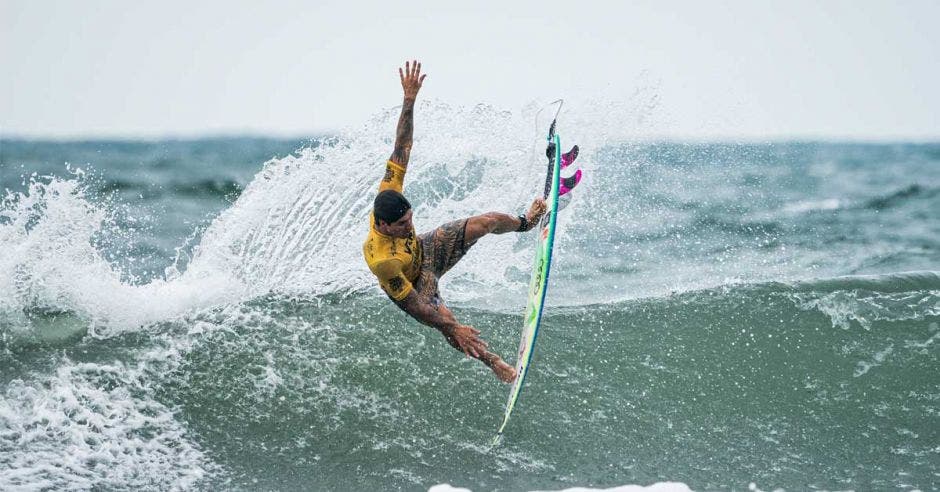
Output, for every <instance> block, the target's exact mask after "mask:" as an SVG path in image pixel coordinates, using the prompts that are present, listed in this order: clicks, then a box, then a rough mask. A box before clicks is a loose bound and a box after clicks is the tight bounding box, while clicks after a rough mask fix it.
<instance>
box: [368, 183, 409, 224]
mask: <svg viewBox="0 0 940 492" xmlns="http://www.w3.org/2000/svg"><path fill="white" fill-rule="evenodd" d="M409 209H411V204H410V203H408V199H407V198H405V195H402V194H401V193H399V192H397V191H395V190H385V191H382V192H379V194H378V195H377V196H376V197H375V202H373V204H372V214H373V215H374V216H375V223H376V224H378V222H379V221H380V220H381V221H382V222H385V223H386V224H391V223H392V222H395V221H396V220H398V219H400V218H402V217H404V216H405V214H406V213H407V212H408V210H409Z"/></svg>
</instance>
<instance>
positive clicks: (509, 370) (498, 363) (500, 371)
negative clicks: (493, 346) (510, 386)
mask: <svg viewBox="0 0 940 492" xmlns="http://www.w3.org/2000/svg"><path fill="white" fill-rule="evenodd" d="M490 369H492V370H493V373H494V374H496V377H498V378H499V380H500V381H502V382H504V383H511V382H513V381H515V380H516V368H515V367H512V366H511V365H509V364H507V363H506V361H504V360H503V359H497V360H495V361H493V364H492V365H491V366H490Z"/></svg>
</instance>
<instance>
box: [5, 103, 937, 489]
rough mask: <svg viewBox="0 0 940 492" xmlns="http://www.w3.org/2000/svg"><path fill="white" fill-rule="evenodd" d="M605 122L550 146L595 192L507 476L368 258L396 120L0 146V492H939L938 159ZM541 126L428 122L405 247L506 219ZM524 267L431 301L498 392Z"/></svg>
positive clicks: (484, 385)
mask: <svg viewBox="0 0 940 492" xmlns="http://www.w3.org/2000/svg"><path fill="white" fill-rule="evenodd" d="M595 116H596V115H592V114H585V113H579V112H578V109H577V108H572V109H568V110H566V112H563V113H562V116H561V118H560V121H559V133H560V134H561V137H562V142H563V145H564V146H565V150H567V147H568V146H569V145H570V144H573V143H579V144H580V146H581V155H580V157H579V159H578V161H577V164H579V165H580V167H581V168H582V169H583V170H584V173H585V177H584V179H583V181H582V182H581V184H580V185H579V186H578V188H576V189H575V190H574V192H573V193H572V194H571V201H570V203H569V204H568V206H567V208H566V209H565V210H564V211H563V212H561V213H560V215H559V233H558V236H557V243H556V253H555V257H554V260H553V264H552V272H551V281H550V287H549V291H548V301H547V302H548V308H547V309H546V313H545V317H544V318H543V326H542V331H541V333H540V335H539V340H538V344H537V346H536V349H535V357H534V362H533V364H532V368H531V370H530V372H529V377H528V379H527V382H526V387H525V389H524V391H523V393H522V397H521V400H520V402H519V404H518V405H517V406H516V410H515V413H514V416H513V419H512V421H511V422H510V424H509V427H508V429H507V431H506V435H505V439H504V440H503V442H502V444H501V445H500V446H498V447H495V448H491V447H490V441H491V440H492V438H493V436H494V433H495V431H496V427H497V425H498V424H499V421H500V419H501V417H502V413H503V406H504V404H505V399H506V396H507V393H508V386H507V385H504V384H502V383H500V382H498V381H497V380H496V378H495V377H493V375H492V374H491V373H490V372H489V371H488V370H487V369H486V368H485V367H484V366H482V365H481V364H479V363H478V362H476V361H473V360H469V359H467V358H465V357H463V356H461V354H459V353H458V352H456V351H454V350H453V349H451V348H450V347H449V346H448V345H447V343H446V342H445V341H444V339H443V338H442V337H441V336H440V335H439V334H438V333H437V332H436V331H434V330H432V329H430V328H427V327H424V326H422V325H420V324H418V323H417V322H415V321H413V320H411V319H410V318H408V317H407V316H406V315H404V314H403V313H401V312H399V311H398V310H397V308H395V306H393V305H392V304H391V303H390V302H389V301H388V300H387V298H386V297H385V296H384V295H383V294H382V293H381V292H380V291H379V289H378V287H377V285H376V282H375V280H374V278H373V277H372V276H371V274H370V273H369V272H368V270H367V268H366V266H365V263H364V262H363V260H362V256H361V255H362V254H361V245H362V241H363V239H364V238H365V235H366V233H367V218H368V214H369V211H370V207H371V202H372V198H373V197H374V192H375V190H376V187H377V185H378V181H379V179H380V178H381V176H382V174H383V171H384V160H385V159H386V158H387V157H388V154H389V153H390V151H391V146H392V140H391V139H392V137H393V135H394V125H395V122H396V121H397V110H396V109H395V108H392V109H390V110H388V111H386V112H382V113H379V114H377V115H376V116H375V117H374V118H373V119H372V120H370V121H368V122H366V123H364V124H363V125H362V126H361V127H358V128H354V129H349V130H345V131H343V132H341V133H340V134H338V135H334V136H320V137H313V138H298V139H268V138H203V139H191V140H185V139H184V140H156V141H128V140H120V141H109V140H94V141H41V140H18V139H12V138H6V139H4V140H2V141H0V190H2V191H3V198H2V203H0V489H2V490H141V489H146V490H172V489H182V490H376V489H381V490H385V489H393V490H394V489H402V490H428V489H429V488H431V487H432V486H435V485H437V486H438V488H442V487H444V486H443V485H441V484H450V485H452V486H454V487H463V488H467V489H472V490H474V491H482V490H509V491H522V490H560V489H566V488H571V487H593V488H605V487H614V486H621V485H629V484H635V485H641V486H646V485H651V484H660V486H663V484H672V486H674V487H675V488H676V489H678V490H686V489H687V488H689V489H693V490H749V489H750V490H776V489H783V490H809V489H826V490H911V489H919V490H936V489H938V488H940V143H905V142H897V143H851V142H849V143H839V142H776V143H739V144H736V143H707V142H704V143H675V142H647V141H643V140H641V139H634V138H631V136H630V134H629V131H616V129H613V123H611V122H609V121H606V120H604V119H603V118H600V117H595ZM532 118H533V110H532V109H531V108H527V109H523V110H520V111H515V112H514V111H503V110H498V109H494V108H491V107H488V106H479V107H474V108H460V107H451V106H448V105H446V104H442V103H424V104H421V105H419V107H418V110H417V121H416V134H415V143H414V150H413V153H412V161H411V165H410V167H409V171H408V176H407V178H406V186H405V191H406V195H407V196H408V197H409V198H410V200H411V202H412V203H413V204H414V205H415V216H414V217H415V218H414V222H415V224H416V227H417V228H418V231H419V232H422V231H424V230H428V229H430V228H432V227H435V226H437V225H439V224H441V223H444V222H447V221H449V220H452V219H455V218H459V217H464V216H469V215H473V214H479V213H482V212H486V211H490V210H496V211H503V212H507V213H513V214H518V213H520V212H522V211H523V210H524V208H525V207H526V206H527V205H528V203H529V202H530V201H531V199H532V198H533V197H534V196H535V195H536V193H537V192H538V190H540V189H541V183H540V181H541V179H542V173H543V172H544V163H543V160H544V157H542V158H540V157H538V154H539V153H540V151H541V150H540V149H539V148H538V147H539V143H538V142H537V139H538V135H537V134H536V133H535V132H534V128H533V125H531V121H532ZM604 125H607V126H604ZM533 247H534V237H533V236H532V235H531V234H529V235H523V234H505V235H499V236H489V237H486V238H484V239H483V240H481V241H480V242H479V243H478V244H477V245H475V246H474V247H473V248H472V249H471V251H470V252H469V253H468V255H467V257H465V258H464V259H463V260H462V261H461V263H459V264H458V265H457V267H455V269H454V270H453V271H451V272H450V273H449V274H448V276H446V277H444V281H443V282H442V286H441V289H442V293H443V296H444V299H445V300H446V302H447V303H448V304H449V305H450V306H451V307H452V308H453V310H454V312H455V314H456V316H457V317H458V319H459V320H461V321H462V322H464V323H467V324H471V325H473V326H475V327H476V328H478V329H479V330H480V331H481V332H482V334H483V337H484V338H485V339H486V340H487V341H488V342H489V343H490V347H491V348H492V349H493V350H495V351H496V352H498V353H500V354H502V355H503V356H504V357H506V358H507V359H509V360H510V361H513V362H514V361H515V358H516V356H515V352H516V349H517V345H518V337H519V331H520V329H521V326H522V315H523V310H524V307H525V306H524V303H525V291H526V286H527V283H528V275H529V270H530V266H531V262H532V256H533ZM672 486H669V487H672ZM667 488H668V487H667Z"/></svg>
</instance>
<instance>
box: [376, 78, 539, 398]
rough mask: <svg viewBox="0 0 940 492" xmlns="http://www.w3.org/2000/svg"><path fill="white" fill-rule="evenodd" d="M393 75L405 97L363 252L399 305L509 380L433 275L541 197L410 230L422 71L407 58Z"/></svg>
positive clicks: (534, 209)
mask: <svg viewBox="0 0 940 492" xmlns="http://www.w3.org/2000/svg"><path fill="white" fill-rule="evenodd" d="M398 76H399V78H400V79H401V86H402V89H403V90H404V93H405V99H404V102H403V103H402V106H401V116H400V117H399V119H398V129H397V132H396V136H395V149H394V150H393V151H392V155H391V156H390V157H389V158H388V162H387V163H386V166H385V176H384V177H383V178H382V181H381V183H379V193H378V195H377V196H376V197H375V202H374V203H373V208H372V214H371V216H370V218H369V222H370V228H369V236H368V237H367V238H366V241H365V243H364V244H363V245H362V254H363V256H364V257H365V260H366V264H368V265H369V270H371V271H372V273H373V274H375V276H376V277H377V278H378V279H379V285H380V286H381V287H382V290H383V291H385V293H386V294H387V295H388V296H389V297H390V298H391V299H392V301H393V302H394V303H395V304H396V305H397V306H398V307H399V308H401V309H402V310H403V311H405V312H406V313H408V314H409V315H410V316H411V317H412V318H414V319H416V320H418V321H419V322H421V323H424V324H426V325H428V326H431V327H434V328H436V329H437V330H438V331H440V332H441V334H443V335H444V337H445V338H446V339H447V342H448V343H450V345H451V346H453V347H454V348H455V349H457V350H460V351H462V352H464V353H465V354H467V355H468V356H470V357H473V358H476V359H479V360H480V361H482V362H483V363H484V364H486V365H487V367H489V368H490V369H492V370H493V373H495V374H496V377H498V378H499V379H500V380H501V381H503V382H507V383H510V382H512V381H513V380H514V379H515V378H516V370H515V368H513V367H512V366H510V365H509V364H507V363H506V362H505V361H504V360H503V359H501V358H500V357H499V356H498V355H496V354H494V353H492V352H489V351H487V344H486V342H484V341H483V340H482V339H480V336H479V335H480V331H479V330H477V329H476V328H474V327H472V326H469V325H464V324H461V323H459V322H458V321H457V319H456V318H455V317H454V314H453V313H452V312H451V311H450V309H448V308H447V306H445V305H444V302H443V301H442V300H441V296H440V292H439V291H438V288H437V282H438V279H439V278H440V277H441V276H442V275H444V274H445V273H447V271H448V270H450V269H451V268H452V267H453V266H454V265H455V264H457V262H458V261H460V259H461V258H463V256H464V255H465V254H466V253H467V251H468V250H469V249H470V247H471V246H473V245H474V244H475V243H476V242H477V240H479V239H480V238H481V237H483V236H485V235H487V234H490V233H492V234H503V233H506V232H513V231H516V232H525V231H528V230H531V229H532V228H533V227H535V225H536V224H537V223H538V221H539V219H540V218H541V217H542V215H543V214H544V213H545V208H546V206H545V200H543V199H542V198H536V199H535V200H534V201H533V202H532V205H531V206H530V207H529V211H528V212H526V214H525V215H520V216H518V217H514V216H512V215H508V214H504V213H500V212H487V213H485V214H482V215H476V216H473V217H469V218H465V219H459V220H455V221H453V222H448V223H446V224H444V225H442V226H440V227H438V228H436V229H433V230H431V231H428V232H425V233H424V234H421V235H415V228H414V224H413V223H412V222H411V217H412V209H411V204H410V203H409V202H408V200H407V199H406V198H405V197H404V195H402V191H403V188H404V182H405V171H406V170H407V168H408V158H409V156H410V154H411V144H412V134H413V130H414V106H415V99H416V98H417V96H418V91H419V90H420V89H421V84H422V83H423V82H424V78H425V77H427V75H422V74H421V64H420V63H418V62H417V60H414V61H412V62H410V63H409V62H407V61H406V62H405V68H404V70H402V69H401V68H399V69H398Z"/></svg>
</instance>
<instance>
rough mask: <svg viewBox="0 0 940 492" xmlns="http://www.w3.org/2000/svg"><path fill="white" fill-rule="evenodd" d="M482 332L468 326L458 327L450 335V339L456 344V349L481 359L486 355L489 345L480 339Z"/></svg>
mask: <svg viewBox="0 0 940 492" xmlns="http://www.w3.org/2000/svg"><path fill="white" fill-rule="evenodd" d="M479 335H480V330H477V329H476V328H474V327H472V326H468V325H457V327H456V328H454V330H453V331H452V332H451V333H450V338H451V339H452V340H453V342H454V343H455V344H456V345H455V346H456V348H458V349H460V350H462V351H463V353H465V354H467V355H469V356H470V357H473V358H475V359H479V358H481V357H483V355H484V354H486V347H487V344H486V342H484V341H483V340H481V339H480V337H479Z"/></svg>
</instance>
